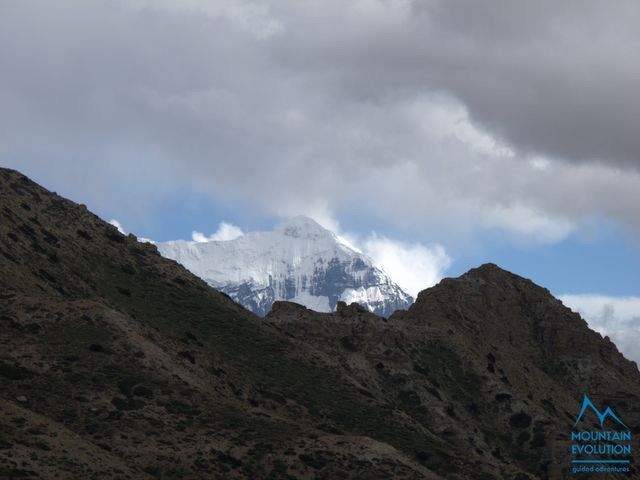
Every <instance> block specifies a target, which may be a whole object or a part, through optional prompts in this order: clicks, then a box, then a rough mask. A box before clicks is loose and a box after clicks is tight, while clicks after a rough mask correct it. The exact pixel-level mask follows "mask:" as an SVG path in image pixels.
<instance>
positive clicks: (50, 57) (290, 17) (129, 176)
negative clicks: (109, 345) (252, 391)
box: [0, 0, 640, 359]
mask: <svg viewBox="0 0 640 480" xmlns="http://www.w3.org/2000/svg"><path fill="white" fill-rule="evenodd" d="M639 24H640V4H638V2H636V1H635V0H633V1H631V0H630V1H624V0H620V1H617V2H615V3H611V2H605V1H590V0H575V1H572V0H566V1H563V2H555V1H545V0H539V1H536V2H531V1H512V2H502V1H498V0H487V1H483V2H473V1H465V2H462V1H458V0H353V1H350V2H343V1H338V0H262V1H247V0H218V1H216V0H60V1H57V2H49V1H45V0H42V1H38V0H28V1H25V0H1V1H0V73H1V74H0V164H2V165H3V166H9V167H12V168H16V169H19V170H21V171H22V172H24V173H26V174H27V175H29V176H31V177H32V178H34V179H35V180H36V181H38V182H39V183H41V184H43V185H45V186H46V187H48V188H50V189H52V190H56V191H58V192H59V193H61V194H63V195H65V196H67V197H70V198H72V199H74V200H76V201H78V202H82V203H86V204H87V205H88V206H89V207H90V208H91V209H92V210H94V211H96V212H97V213H98V214H100V215H101V216H102V217H103V218H105V219H111V218H115V219H118V221H120V222H121V223H122V225H124V228H125V229H126V230H127V231H131V232H134V233H136V234H138V235H139V236H143V237H147V238H153V239H156V240H161V241H162V240H169V239H175V238H191V236H192V232H193V231H196V232H200V236H197V239H200V240H202V239H205V238H207V237H209V236H210V235H212V234H213V235H221V236H224V235H233V234H237V232H238V229H241V230H242V231H250V230H256V229H270V228H272V227H273V226H274V225H275V224H277V223H279V222H281V221H282V219H283V218H286V217H287V216H290V215H295V214H306V215H309V216H312V217H313V218H315V219H317V220H318V221H320V222H321V223H322V224H323V225H326V226H328V227H330V228H332V229H334V230H336V231H338V232H339V233H340V234H342V235H343V236H345V237H346V238H348V239H349V240H350V241H351V242H353V243H355V244H356V245H358V246H359V247H360V248H361V249H363V250H365V251H366V252H368V253H369V254H370V255H371V256H373V257H374V259H376V260H377V261H379V262H381V263H383V264H384V265H383V266H384V267H385V268H386V269H387V270H388V271H389V272H390V273H391V274H392V275H393V276H394V277H395V278H396V280H397V281H398V282H399V283H400V284H401V285H404V286H405V287H406V288H407V289H409V290H413V291H415V290H419V289H420V288H422V286H425V287H426V286H428V285H431V284H433V283H434V282H436V281H437V280H438V279H439V278H441V277H442V276H443V275H457V274H460V273H462V272H464V271H465V270H467V269H468V268H470V267H472V266H475V265H478V264H480V263H483V262H486V261H493V262H495V263H498V264H499V265H501V266H503V267H505V268H507V269H509V270H512V271H514V272H516V273H519V274H521V275H524V276H527V277H530V278H532V279H533V280H535V281H536V282H538V283H541V284H543V285H544V286H546V287H548V288H549V289H551V290H552V291H553V292H554V293H556V294H558V295H565V297H563V298H564V299H565V302H567V303H569V304H571V305H572V306H573V307H574V308H576V309H581V311H583V313H584V314H585V316H587V317H588V318H589V320H590V321H591V323H592V325H593V326H594V327H597V328H599V329H600V330H601V331H603V332H606V333H610V334H611V335H612V338H618V339H619V340H617V341H618V342H619V344H621V345H622V343H624V342H626V343H625V345H626V346H625V348H626V351H627V352H630V351H633V342H632V341H631V340H629V339H632V340H633V341H634V342H640V334H637V333H636V332H637V331H638V328H640V327H638V322H639V320H638V317H639V316H640V311H638V308H637V307H638V305H640V300H639V297H640V256H639V254H640V242H639V240H640V206H639V205H640V95H639V94H638V85H640V56H639V55H638V52H639V51H640V33H638V28H637V26H638V25H639ZM217 238H222V237H217ZM634 335H635V336H634ZM630 342H631V343H630ZM629 345H631V346H629ZM632 353H633V352H632ZM636 358H638V359H640V353H638V354H637V355H636Z"/></svg>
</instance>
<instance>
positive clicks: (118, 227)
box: [109, 218, 126, 235]
mask: <svg viewBox="0 0 640 480" xmlns="http://www.w3.org/2000/svg"><path fill="white" fill-rule="evenodd" d="M109 224H110V225H113V226H114V227H116V228H117V229H118V231H119V232H120V233H121V234H123V235H126V232H125V231H124V228H123V227H122V224H121V223H120V222H119V221H118V220H116V219H115V218H112V219H111V220H109Z"/></svg>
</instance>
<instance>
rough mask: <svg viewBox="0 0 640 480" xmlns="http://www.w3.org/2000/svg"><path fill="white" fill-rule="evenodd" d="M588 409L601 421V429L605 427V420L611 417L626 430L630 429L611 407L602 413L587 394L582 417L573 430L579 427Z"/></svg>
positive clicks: (581, 411)
mask: <svg viewBox="0 0 640 480" xmlns="http://www.w3.org/2000/svg"><path fill="white" fill-rule="evenodd" d="M587 408H590V409H591V410H593V413H595V414H596V416H597V417H598V420H600V426H601V427H602V426H604V420H605V418H607V417H611V418H613V419H614V420H615V421H616V422H618V423H619V424H620V425H622V426H623V427H624V428H627V429H628V428H629V427H627V426H626V425H625V424H624V422H623V421H622V420H620V418H619V417H618V416H617V415H616V414H615V413H614V412H613V410H611V407H607V409H606V410H605V411H604V412H600V410H598V409H597V408H596V406H595V405H594V404H593V403H592V402H591V400H589V396H588V395H587V394H586V393H585V394H584V399H583V400H582V408H581V409H580V415H578V418H577V419H576V423H574V424H573V428H575V427H576V425H578V422H579V421H580V420H581V419H582V416H583V415H584V413H585V412H586V410H587Z"/></svg>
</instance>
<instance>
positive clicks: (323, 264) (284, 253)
mask: <svg viewBox="0 0 640 480" xmlns="http://www.w3.org/2000/svg"><path fill="white" fill-rule="evenodd" d="M158 249H159V251H160V253H161V254H162V255H163V256H165V257H167V258H171V259H173V260H176V261H177V262H178V263H180V264H182V265H183V266H185V267H186V268H187V269H188V270H190V271H191V272H193V273H195V274H196V275H198V276H199V277H200V278H202V279H203V280H204V281H206V282H207V283H208V284H209V285H211V286H212V287H214V288H216V289H218V290H220V291H222V292H225V293H226V294H228V295H229V296H230V297H231V298H233V299H234V300H235V301H236V302H238V303H239V304H241V305H243V306H244V307H246V308H248V309H249V310H251V311H252V312H253V313H255V314H257V315H260V316H264V315H266V314H267V313H268V312H269V310H271V305H272V304H273V302H274V301H276V300H289V301H292V302H296V303H300V304H302V305H305V306H306V307H309V308H312V309H314V310H316V311H321V312H331V311H333V310H335V308H336V303H337V302H339V301H344V302H347V303H351V302H358V303H360V304H361V305H362V306H364V307H365V308H367V309H368V310H369V311H371V312H373V313H375V314H377V315H381V316H384V317H387V316H389V315H391V314H392V313H393V312H394V311H396V310H399V309H404V308H407V307H408V306H409V305H410V304H411V302H413V298H411V296H410V295H408V294H407V293H405V292H404V291H403V290H402V289H401V288H400V287H399V286H398V285H396V284H395V283H394V282H393V281H392V280H391V279H390V278H389V276H388V275H386V274H385V273H384V272H383V271H382V270H380V269H379V268H377V267H376V266H374V264H373V261H372V260H371V259H370V258H368V257H367V256H366V255H363V254H362V253H360V252H357V251H355V250H354V249H352V248H351V247H349V246H348V245H346V244H345V243H344V242H342V241H340V239H339V238H338V237H336V235H335V234H333V233H332V232H331V231H329V230H327V229H326V228H323V227H321V226H320V225H318V224H317V223H316V222H315V221H314V220H312V219H310V218H308V217H304V216H298V217H294V218H292V219H290V220H289V221H288V222H286V223H285V224H284V225H281V226H280V227H279V228H277V229H275V230H274V231H273V232H253V233H248V234H246V235H243V236H241V237H239V238H236V239H234V240H227V241H210V242H201V243H197V242H187V241H183V240H176V241H172V242H166V243H160V244H158Z"/></svg>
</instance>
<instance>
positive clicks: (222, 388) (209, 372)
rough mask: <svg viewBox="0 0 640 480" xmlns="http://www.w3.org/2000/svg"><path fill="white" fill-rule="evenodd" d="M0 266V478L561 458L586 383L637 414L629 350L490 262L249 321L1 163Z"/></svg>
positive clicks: (317, 473) (378, 471)
mask: <svg viewBox="0 0 640 480" xmlns="http://www.w3.org/2000/svg"><path fill="white" fill-rule="evenodd" d="M0 271H1V272H2V275H0V346H1V347H0V376H1V377H2V378H1V379H0V380H2V382H1V383H0V385H2V387H1V388H0V419H1V420H0V478H5V477H6V478H55V476H56V475H57V476H58V478H132V479H133V478H135V479H138V478H140V479H143V478H149V479H151V478H256V479H262V478H264V479H266V478H271V479H279V478H327V479H336V478H380V479H383V478H384V479H387V478H412V479H413V478H434V479H437V478H451V479H467V478H470V479H477V480H483V479H484V480H487V479H492V478H498V479H509V480H524V479H527V478H529V479H531V478H551V479H556V478H567V477H568V475H566V471H565V469H566V468H567V467H568V460H569V455H568V441H569V439H568V437H569V434H570V429H571V424H572V422H573V420H574V418H575V415H576V413H577V410H578V408H579V405H578V401H579V400H581V396H582V394H583V393H584V392H588V393H589V394H590V396H591V398H592V399H593V400H594V402H595V403H596V404H598V405H601V404H609V405H611V406H612V407H614V408H615V409H616V411H619V412H623V413H622V415H623V416H624V420H625V422H627V424H628V425H629V426H630V427H631V428H632V429H633V430H634V431H636V432H638V431H639V430H640V412H639V407H640V403H639V402H638V399H639V398H640V374H639V373H638V370H637V367H636V365H635V364H634V363H632V362H629V361H628V360H626V359H625V358H624V357H623V356H622V355H621V354H620V353H619V352H618V351H617V349H616V348H615V346H614V345H613V344H612V343H611V342H609V341H608V339H602V338H601V337H600V335H598V334H597V333H595V332H592V331H590V330H589V329H588V328H587V326H586V324H585V322H584V321H583V320H582V319H581V318H580V317H579V316H578V315H577V314H575V313H572V312H571V311H570V310H568V309H566V308H565V307H564V306H563V305H562V304H561V303H560V302H559V301H558V300H556V299H554V298H553V297H552V296H551V295H550V294H549V292H548V291H546V290H545V289H543V288H540V287H538V286H536V285H534V284H533V283H532V282H530V281H528V280H526V279H523V278H521V277H518V276H516V275H513V274H510V273H508V272H505V271H504V270H501V269H499V268H498V267H496V266H495V265H484V266H482V267H480V268H478V269H474V270H472V271H470V272H468V273H467V274H465V275H463V276H462V277H460V278H457V279H446V280H443V281H442V282H441V283H440V284H439V285H437V286H436V287H433V288H431V289H428V290H425V291H423V292H422V293H421V294H420V295H419V297H418V299H417V300H416V302H415V304H414V305H412V306H411V308H410V309H409V310H408V311H400V312H397V313H395V314H394V315H392V316H391V317H390V318H389V319H388V320H384V319H382V318H380V317H377V316H375V315H372V314H370V313H368V312H367V311H365V310H364V309H363V308H361V307H360V306H358V305H355V304H352V305H349V306H347V305H344V304H339V305H338V309H337V311H336V312H335V313H332V314H321V313H316V312H313V311H311V310H307V309H305V308H304V307H301V306H299V305H295V304H291V303H287V302H277V303H275V304H274V306H273V309H272V311H271V313H270V314H269V315H268V316H267V317H266V321H262V320H260V319H259V318H258V317H256V316H255V315H253V314H251V313H249V312H247V311H246V310H244V309H243V308H241V307H240V306H238V305H237V304H235V303H234V302H232V301H231V300H230V299H229V298H228V297H227V296H225V295H223V294H221V293H219V292H216V291H215V290H213V289H211V288H209V287H208V286H207V285H206V284H205V283H204V282H202V281H201V280H199V279H198V278H197V277H195V276H193V275H192V274H190V273H189V272H187V271H186V270H184V269H183V268H182V267H180V266H179V265H177V264H176V263H175V262H173V261H170V260H166V259H163V258H162V257H160V256H159V255H158V254H157V252H156V250H155V248H154V247H152V246H150V245H148V244H141V243H138V242H137V241H136V240H135V238H134V237H133V236H129V237H125V236H122V235H120V234H119V233H118V232H117V231H116V230H115V229H114V228H113V227H111V226H109V225H107V224H105V223H104V222H102V221H101V220H100V219H99V218H97V217H96V216H94V215H92V214H91V213H89V212H88V211H87V210H86V208H84V207H82V206H79V205H76V204H74V203H73V202H70V201H67V200H64V199H61V198H60V197H57V196H56V195H54V194H52V193H50V192H47V191H46V190H45V189H43V188H41V187H39V186H37V185H36V184H34V183H33V182H31V181H29V180H28V179H26V178H25V177H23V176H22V175H20V174H19V173H17V172H14V171H10V170H6V169H0ZM607 402H608V403H607ZM593 420H594V419H593V418H589V421H593ZM634 448H636V449H637V443H636V444H635V445H634ZM636 451H637V450H636ZM634 467H635V466H634ZM631 477H632V478H638V474H637V473H635V471H634V473H633V474H632V475H631ZM598 478H606V477H598ZM611 478H630V476H628V475H626V476H620V477H615V476H612V477H611Z"/></svg>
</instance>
